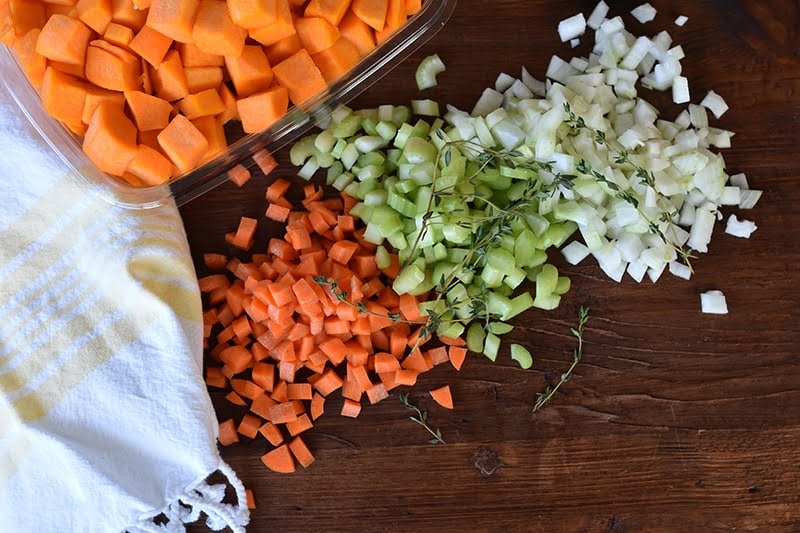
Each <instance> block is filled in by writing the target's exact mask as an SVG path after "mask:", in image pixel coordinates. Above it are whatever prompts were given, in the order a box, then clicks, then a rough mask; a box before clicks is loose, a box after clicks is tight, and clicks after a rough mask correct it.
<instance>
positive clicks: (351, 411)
mask: <svg viewBox="0 0 800 533" xmlns="http://www.w3.org/2000/svg"><path fill="white" fill-rule="evenodd" d="M341 414H342V416H347V417H350V418H357V417H358V415H359V414H361V402H357V401H355V400H350V399H347V398H345V400H344V405H342V412H341Z"/></svg>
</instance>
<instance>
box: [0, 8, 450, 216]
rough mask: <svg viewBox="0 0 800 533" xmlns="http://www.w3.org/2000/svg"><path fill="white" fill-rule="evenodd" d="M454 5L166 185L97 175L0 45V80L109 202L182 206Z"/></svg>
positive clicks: (423, 16) (432, 12)
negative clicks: (131, 182) (139, 184)
mask: <svg viewBox="0 0 800 533" xmlns="http://www.w3.org/2000/svg"><path fill="white" fill-rule="evenodd" d="M455 4H456V0H426V1H425V2H424V3H423V6H422V9H421V10H420V11H419V12H418V13H417V14H416V15H414V16H413V17H412V18H411V19H409V21H408V22H406V24H405V25H404V26H403V27H402V28H401V29H400V30H399V31H398V32H397V33H396V34H394V35H393V36H392V37H391V38H390V39H388V40H387V41H385V42H384V43H382V44H381V45H380V46H378V47H377V48H376V49H375V50H374V51H373V52H371V53H370V54H369V55H367V56H366V57H364V58H363V59H362V60H361V61H360V62H359V63H358V65H356V66H355V67H354V68H353V69H352V70H351V71H350V73H349V74H348V75H347V76H345V77H344V78H342V79H340V80H339V81H337V82H336V83H334V84H332V85H330V86H329V87H328V91H327V92H325V93H322V94H320V95H318V96H317V97H315V98H313V99H312V100H311V101H309V102H307V103H305V104H304V105H303V107H302V108H300V107H296V106H295V107H293V108H291V109H290V110H289V113H288V114H287V115H286V116H285V117H283V118H282V119H281V120H280V121H279V122H278V123H276V124H275V125H274V126H272V127H271V128H270V129H268V130H266V131H263V132H261V133H256V134H250V135H244V134H241V133H240V134H239V135H240V136H241V138H238V140H236V139H237V138H236V137H234V138H233V139H232V138H231V137H232V135H231V132H230V131H229V130H228V129H227V128H226V132H227V133H228V137H229V138H228V140H229V142H231V141H234V140H235V142H231V144H230V146H229V147H228V149H227V150H226V151H225V152H223V153H221V154H220V155H219V156H217V157H216V158H214V159H213V160H211V161H209V162H207V163H206V164H204V165H202V166H200V167H198V168H196V169H195V170H192V171H190V172H188V173H186V174H183V175H181V176H179V177H177V178H173V179H172V180H170V182H169V183H165V184H163V185H158V186H154V187H134V186H131V185H128V184H126V183H123V182H121V181H119V180H118V179H116V178H114V177H112V176H110V175H108V174H106V173H104V172H101V171H100V170H99V169H98V168H97V167H96V166H95V165H94V164H93V163H92V162H91V161H90V160H89V158H88V157H86V155H85V154H84V153H83V150H82V149H81V145H80V142H79V140H78V138H77V137H75V135H73V134H72V133H71V132H70V131H68V130H67V129H66V128H65V127H64V126H62V125H61V124H60V123H59V122H58V121H56V120H55V119H53V118H52V117H50V116H49V115H48V114H47V112H46V111H45V110H44V108H43V107H42V104H41V101H40V99H39V95H38V94H37V93H36V90H35V89H34V88H33V86H32V85H31V84H30V82H28V80H27V78H26V76H25V74H24V72H23V71H22V68H21V67H20V66H19V64H18V63H17V61H16V58H15V57H14V54H13V53H12V52H11V51H10V50H9V49H8V48H6V47H4V46H0V74H2V76H0V77H1V79H2V83H3V84H4V85H5V87H6V89H7V90H8V91H9V92H10V93H11V95H12V97H13V98H14V100H15V101H16V102H17V104H18V105H19V106H20V108H21V109H22V111H23V112H24V113H25V115H26V116H27V117H28V119H29V120H30V121H31V123H32V124H33V126H34V127H35V128H36V129H37V130H38V131H39V133H40V134H41V135H42V136H43V137H44V139H45V140H46V141H47V143H48V144H49V145H50V146H51V147H52V148H53V150H54V151H55V152H56V153H57V154H58V155H59V156H60V158H61V159H62V160H63V161H64V162H65V163H66V164H67V166H68V167H70V168H71V169H74V170H75V171H77V173H78V174H79V175H81V176H83V179H85V180H86V181H87V185H88V186H94V187H98V188H99V189H100V190H101V193H102V194H103V196H104V197H105V198H107V199H108V200H109V201H110V202H112V203H114V204H117V205H121V206H124V207H128V208H132V209H147V208H151V207H155V206H158V205H161V204H163V203H164V202H167V201H170V199H171V198H174V199H175V202H176V203H177V204H178V205H182V204H185V203H186V202H189V201H190V200H193V199H195V198H197V197H198V196H200V195H202V194H204V193H206V192H208V191H210V190H211V189H213V188H215V187H217V186H219V185H220V184H222V183H224V182H225V181H226V180H227V179H228V177H227V172H228V170H230V169H231V168H233V167H234V166H236V165H237V164H244V165H245V166H247V167H250V166H252V164H253V161H252V159H251V157H252V155H253V154H254V153H256V152H258V151H259V150H262V149H266V150H268V151H270V152H273V153H274V152H276V151H277V150H279V149H281V148H283V147H284V146H286V145H287V144H289V143H291V142H292V141H294V140H296V139H297V138H298V137H300V136H301V135H303V134H304V133H306V132H308V131H309V130H310V129H311V128H313V127H314V125H315V124H316V123H318V122H320V121H324V120H325V119H326V118H327V117H328V116H329V114H330V112H331V111H332V110H333V109H335V108H336V106H338V105H341V104H345V103H347V102H349V101H350V100H351V99H353V98H354V97H355V96H357V95H358V94H360V93H361V92H363V91H364V90H365V89H367V88H368V87H369V86H370V85H372V84H373V83H375V82H376V81H378V80H379V79H380V78H381V77H383V76H384V75H385V74H387V73H388V72H389V71H390V70H392V69H393V68H394V67H395V66H397V65H398V64H399V63H400V62H401V61H403V60H404V59H406V58H407V57H408V56H409V55H411V54H412V53H413V52H414V51H416V50H417V49H418V48H419V47H421V46H422V45H423V44H424V43H425V42H426V41H428V40H429V39H430V38H431V37H433V35H435V34H436V32H438V31H439V30H440V29H441V28H442V26H444V24H445V23H446V22H447V20H448V19H449V18H450V15H451V14H452V12H453V9H454V8H455ZM233 135H236V134H235V133H234V134H233Z"/></svg>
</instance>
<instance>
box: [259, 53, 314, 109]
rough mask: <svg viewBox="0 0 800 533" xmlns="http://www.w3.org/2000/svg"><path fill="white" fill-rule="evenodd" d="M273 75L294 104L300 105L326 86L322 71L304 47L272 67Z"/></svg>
mask: <svg viewBox="0 0 800 533" xmlns="http://www.w3.org/2000/svg"><path fill="white" fill-rule="evenodd" d="M272 71H273V73H274V74H275V77H276V78H277V80H278V83H280V84H281V85H282V86H284V87H285V88H286V89H287V90H288V91H289V98H290V99H291V101H292V102H294V104H295V105H302V104H303V103H304V102H306V101H308V100H309V99H311V98H312V97H313V96H315V95H317V94H318V93H321V92H322V91H324V90H325V89H326V88H327V84H326V82H325V79H324V78H323V77H322V73H321V72H320V71H319V69H318V68H317V66H316V65H315V64H314V60H313V59H311V56H310V55H309V54H308V52H307V51H306V50H305V49H301V50H300V51H299V52H297V53H295V54H294V55H292V56H290V57H288V58H287V59H284V60H283V61H281V62H280V63H278V64H277V65H275V66H274V67H273V69H272Z"/></svg>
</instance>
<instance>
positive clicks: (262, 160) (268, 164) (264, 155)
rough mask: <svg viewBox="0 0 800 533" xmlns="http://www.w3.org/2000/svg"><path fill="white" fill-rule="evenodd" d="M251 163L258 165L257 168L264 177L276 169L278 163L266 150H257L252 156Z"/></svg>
mask: <svg viewBox="0 0 800 533" xmlns="http://www.w3.org/2000/svg"><path fill="white" fill-rule="evenodd" d="M253 161H254V162H255V164H256V165H258V168H259V169H261V173H262V174H264V175H265V176H267V175H269V173H270V172H272V171H273V170H275V169H276V168H277V167H278V162H277V161H276V160H275V158H274V157H273V156H272V154H271V153H269V152H267V151H266V150H259V151H258V152H256V153H255V154H253Z"/></svg>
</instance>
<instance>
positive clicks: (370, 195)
mask: <svg viewBox="0 0 800 533" xmlns="http://www.w3.org/2000/svg"><path fill="white" fill-rule="evenodd" d="M365 181H369V182H370V183H375V182H377V180H374V179H372V180H365ZM362 183H363V182H362ZM358 191H359V192H360V191H361V184H359V185H358ZM388 197H389V193H388V192H386V189H372V190H370V191H367V192H365V193H364V198H363V200H364V204H365V205H370V206H373V207H374V206H376V205H385V204H386V200H387V199H388Z"/></svg>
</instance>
